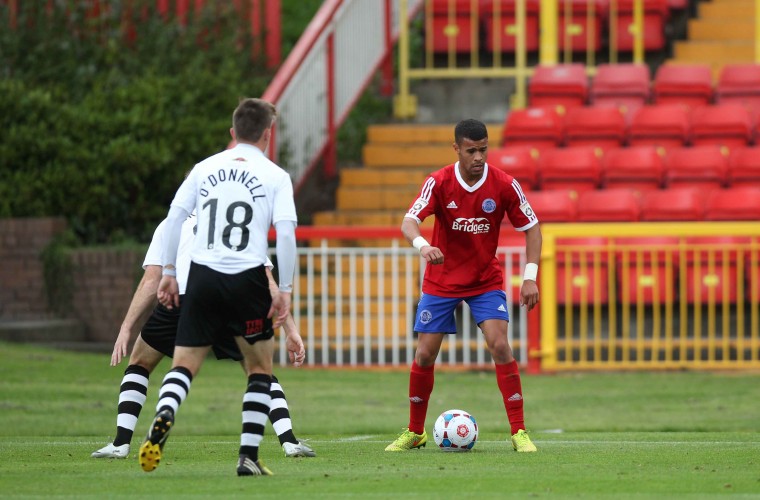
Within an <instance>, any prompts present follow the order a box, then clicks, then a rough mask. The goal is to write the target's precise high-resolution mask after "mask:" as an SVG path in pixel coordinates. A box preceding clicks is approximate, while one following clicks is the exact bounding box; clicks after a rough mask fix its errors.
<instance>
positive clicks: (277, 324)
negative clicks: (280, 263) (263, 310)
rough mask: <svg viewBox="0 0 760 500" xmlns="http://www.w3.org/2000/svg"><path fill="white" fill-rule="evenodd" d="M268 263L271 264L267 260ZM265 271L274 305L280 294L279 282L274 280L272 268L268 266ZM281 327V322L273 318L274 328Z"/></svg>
mask: <svg viewBox="0 0 760 500" xmlns="http://www.w3.org/2000/svg"><path fill="white" fill-rule="evenodd" d="M267 262H269V259H267ZM264 271H266V273H267V281H268V282H269V295H271V296H272V303H273V304H274V298H275V297H276V296H277V294H279V293H280V288H279V287H278V286H277V282H276V281H275V280H274V276H273V275H272V268H270V267H269V266H266V267H265V268H264ZM270 312H271V311H270ZM280 326H282V322H281V321H279V320H278V318H277V317H276V316H274V317H273V318H272V328H274V329H277V328H279V327H280Z"/></svg>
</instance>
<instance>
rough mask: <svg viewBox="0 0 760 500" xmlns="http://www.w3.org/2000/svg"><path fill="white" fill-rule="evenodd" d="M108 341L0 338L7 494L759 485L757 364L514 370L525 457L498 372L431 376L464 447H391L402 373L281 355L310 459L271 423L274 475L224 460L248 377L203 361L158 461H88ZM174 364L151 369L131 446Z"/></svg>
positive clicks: (747, 492)
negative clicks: (299, 364) (458, 412)
mask: <svg viewBox="0 0 760 500" xmlns="http://www.w3.org/2000/svg"><path fill="white" fill-rule="evenodd" d="M108 362H109V355H107V354H101V355H95V354H82V353H71V352H62V351H54V350H47V349H43V348H39V347H32V346H23V345H17V344H0V424H1V425H0V492H2V493H0V495H2V496H3V497H4V498H20V497H25V498H31V497H76V498H83V497H91V498H95V497H97V498H108V497H134V498H138V497H143V498H144V497H148V496H153V497H157V498H180V497H182V498H185V497H194V498H203V497H215V498H234V497H243V496H245V497H250V496H256V497H257V498H288V497H295V498H302V497H303V498H356V497H366V498H391V497H405V498H454V497H465V498H467V497H469V498H508V497H512V498H526V497H538V498H674V497H680V498H714V497H717V496H722V495H731V496H734V497H735V496H738V497H741V498H760V384H758V378H757V374H749V373H747V374H735V373H732V374H721V373H715V374H710V373H690V372H678V373H604V374H567V375H554V376H551V375H548V376H525V375H524V376H523V386H524V387H523V388H524V393H525V398H526V403H525V404H526V408H525V411H526V421H527V424H528V428H529V430H530V431H531V435H532V437H533V440H534V442H535V443H536V445H537V446H538V448H539V452H538V453H535V454H517V453H514V452H513V451H512V449H511V446H510V445H509V444H508V443H507V442H506V437H507V433H508V426H507V424H506V421H505V416H504V408H503V405H502V403H501V401H500V397H499V393H498V390H497V388H496V382H495V379H494V376H493V374H492V373H481V372H472V373H470V372H467V373H451V372H445V371H444V370H439V371H438V372H437V373H436V388H435V391H434V393H433V397H432V401H431V405H430V413H429V415H428V430H430V429H431V426H432V423H433V420H434V418H435V416H437V414H438V413H439V412H441V411H443V410H445V409H448V408H453V407H461V408H463V409H466V410H468V411H470V412H471V413H472V414H473V415H475V417H476V418H477V419H478V423H479V427H480V438H479V442H478V444H477V446H476V447H475V448H474V449H473V451H472V452H469V453H442V452H440V451H438V450H437V449H435V448H434V447H432V446H430V447H427V448H425V449H422V450H414V451H411V452H408V453H386V452H384V451H383V448H384V447H385V445H386V444H387V443H388V442H390V440H392V439H393V438H394V437H395V435H396V434H397V432H398V431H399V430H400V429H401V427H402V426H404V425H405V424H406V419H407V401H406V391H407V384H408V373H407V371H406V369H404V368H402V369H399V370H397V371H361V370H334V371H330V370H321V369H303V368H302V369H294V368H281V369H278V370H277V371H276V374H277V375H278V376H279V378H280V380H281V383H282V385H283V387H284V388H285V392H286V394H287V396H288V400H289V403H290V406H291V409H292V416H293V421H294V427H295V431H296V434H297V435H298V436H299V437H300V438H301V439H304V438H306V439H309V442H310V443H311V445H312V446H313V447H314V449H315V450H316V451H317V455H318V456H317V457H316V458H314V459H295V460H294V459H285V458H284V457H283V456H282V452H281V450H280V449H279V447H278V446H277V440H276V438H275V436H274V434H273V432H272V430H271V427H270V428H268V429H267V435H266V437H265V441H264V445H263V446H262V449H261V456H262V457H263V459H264V460H265V461H266V463H267V465H269V467H270V468H271V469H272V470H273V471H274V473H275V476H273V477H267V478H237V477H236V476H235V473H234V464H235V458H236V455H237V447H238V433H239V432H240V400H241V397H242V391H243V387H244V378H243V376H242V372H241V370H240V368H239V366H238V365H237V364H235V363H231V362H216V361H209V362H207V363H206V364H205V365H204V367H203V370H202V371H201V373H200V375H199V376H198V377H197V379H196V381H195V382H194V384H193V387H192V390H191V392H190V395H189V397H188V399H187V401H186V402H185V404H184V405H183V406H182V408H181V410H180V412H179V413H178V415H177V424H176V428H175V430H174V431H173V434H172V436H171V438H170V440H169V442H168V444H167V446H166V449H165V459H164V460H163V461H162V464H161V466H160V467H159V469H158V470H157V471H155V472H153V473H150V474H146V473H143V472H142V471H141V470H140V468H139V466H138V464H137V460H136V459H135V457H134V452H133V454H132V456H131V457H130V459H128V460H95V459H92V458H90V456H89V455H90V453H91V452H92V451H93V450H94V449H96V448H99V447H100V446H102V445H104V444H105V443H107V442H108V440H109V439H110V438H111V437H112V436H113V432H114V426H115V419H116V416H115V402H116V397H117V392H118V384H119V381H120V380H121V375H122V373H123V368H124V366H123V365H122V366H121V367H119V368H111V367H109V366H108ZM167 368H168V364H166V363H164V364H162V365H161V366H160V367H159V368H158V370H157V372H156V373H155V374H154V376H153V377H152V382H151V389H150V391H149V399H148V403H147V405H146V409H145V411H144V412H143V415H142V416H141V419H140V422H139V423H138V427H137V432H136V437H135V439H134V440H133V443H132V445H133V450H134V449H135V448H136V447H137V446H138V445H139V441H140V439H141V438H142V436H143V434H144V432H145V430H146V426H147V425H148V421H149V419H150V417H151V416H152V413H153V407H154V405H155V401H156V392H157V389H158V385H159V384H160V379H161V378H162V377H163V374H164V373H165V372H166V370H167Z"/></svg>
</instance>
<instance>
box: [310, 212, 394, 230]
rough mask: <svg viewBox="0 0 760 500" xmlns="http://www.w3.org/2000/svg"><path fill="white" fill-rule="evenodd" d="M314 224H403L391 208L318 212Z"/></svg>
mask: <svg viewBox="0 0 760 500" xmlns="http://www.w3.org/2000/svg"><path fill="white" fill-rule="evenodd" d="M314 225H319V226H383V227H384V226H401V221H400V219H399V217H398V213H395V212H393V211H390V210H366V211H362V212H352V211H348V212H339V211H329V212H317V213H315V214H314Z"/></svg>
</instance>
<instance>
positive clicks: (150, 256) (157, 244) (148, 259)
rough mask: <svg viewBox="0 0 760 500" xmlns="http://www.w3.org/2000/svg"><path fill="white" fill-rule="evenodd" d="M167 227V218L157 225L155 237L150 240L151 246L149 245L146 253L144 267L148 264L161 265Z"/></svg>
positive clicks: (154, 232)
mask: <svg viewBox="0 0 760 500" xmlns="http://www.w3.org/2000/svg"><path fill="white" fill-rule="evenodd" d="M165 227H166V219H164V220H162V221H161V223H160V224H159V225H158V227H156V230H155V231H153V239H152V240H150V246H148V251H147V252H146V253H145V260H143V269H145V268H146V267H148V266H160V265H161V263H162V262H161V256H162V254H163V251H164V228H165Z"/></svg>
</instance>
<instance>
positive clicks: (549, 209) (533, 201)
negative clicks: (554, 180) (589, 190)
mask: <svg viewBox="0 0 760 500" xmlns="http://www.w3.org/2000/svg"><path fill="white" fill-rule="evenodd" d="M528 202H529V203H530V206H531V207H532V208H533V211H534V212H535V213H536V216H537V217H538V220H539V221H540V222H541V223H544V222H575V221H576V220H577V219H578V193H576V192H575V191H573V190H572V189H546V190H543V191H535V192H532V193H530V194H529V195H528Z"/></svg>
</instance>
